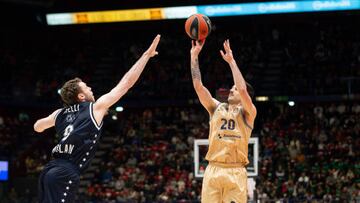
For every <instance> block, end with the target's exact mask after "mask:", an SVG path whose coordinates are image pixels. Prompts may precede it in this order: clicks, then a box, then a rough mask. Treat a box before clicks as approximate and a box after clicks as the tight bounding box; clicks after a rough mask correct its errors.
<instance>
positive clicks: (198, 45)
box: [190, 39, 205, 56]
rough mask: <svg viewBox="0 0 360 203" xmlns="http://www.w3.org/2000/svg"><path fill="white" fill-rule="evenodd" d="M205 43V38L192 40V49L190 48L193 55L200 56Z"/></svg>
mask: <svg viewBox="0 0 360 203" xmlns="http://www.w3.org/2000/svg"><path fill="white" fill-rule="evenodd" d="M204 44H205V39H203V40H201V41H195V40H191V50H190V54H191V56H198V55H199V53H200V51H201V49H202V48H203V46H204Z"/></svg>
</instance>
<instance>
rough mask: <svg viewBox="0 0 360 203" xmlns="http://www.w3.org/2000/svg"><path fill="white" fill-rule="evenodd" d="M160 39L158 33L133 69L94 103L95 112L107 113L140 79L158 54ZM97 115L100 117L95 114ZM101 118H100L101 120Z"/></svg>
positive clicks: (102, 114) (101, 114)
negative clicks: (150, 60) (146, 66)
mask: <svg viewBox="0 0 360 203" xmlns="http://www.w3.org/2000/svg"><path fill="white" fill-rule="evenodd" d="M159 41H160V35H157V36H156V37H155V39H154V40H153V42H152V44H151V45H150V47H149V48H148V49H147V50H146V51H145V52H144V53H143V55H142V56H141V57H140V59H139V60H138V61H137V62H136V63H135V64H134V65H133V66H132V67H131V69H130V70H129V71H128V72H127V73H126V74H125V75H124V76H123V78H122V79H121V80H120V82H119V83H118V84H117V85H116V86H115V87H114V88H113V89H112V90H111V91H110V92H109V93H107V94H104V95H103V96H101V97H100V98H99V99H98V100H97V101H96V102H95V104H94V112H95V114H100V117H101V119H102V116H104V115H105V113H106V111H107V109H108V108H109V107H110V106H112V105H113V104H114V103H116V102H117V101H118V100H119V99H120V98H121V97H122V96H124V95H125V94H126V92H127V91H128V90H129V89H130V88H131V87H132V86H133V85H134V84H135V82H136V81H137V80H138V79H139V76H140V74H141V73H142V71H143V70H144V68H145V65H146V64H147V62H148V61H149V59H150V58H151V57H153V56H155V55H157V54H158V52H157V51H156V48H157V45H158V44H159ZM95 117H98V116H96V115H95ZM101 119H100V120H101Z"/></svg>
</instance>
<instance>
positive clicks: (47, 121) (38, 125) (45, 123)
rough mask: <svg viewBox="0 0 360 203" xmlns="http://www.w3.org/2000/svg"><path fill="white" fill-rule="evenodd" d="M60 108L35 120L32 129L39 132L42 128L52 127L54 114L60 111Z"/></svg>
mask: <svg viewBox="0 0 360 203" xmlns="http://www.w3.org/2000/svg"><path fill="white" fill-rule="evenodd" d="M60 110H61V109H58V110H56V111H54V112H53V113H52V114H50V115H49V116H47V117H45V118H41V119H39V120H37V121H36V122H35V124H34V130H35V131H36V132H38V133H41V132H43V131H44V130H46V129H48V128H51V127H53V126H54V125H55V119H56V116H57V114H58V113H59V112H60Z"/></svg>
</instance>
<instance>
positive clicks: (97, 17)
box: [0, 0, 360, 203]
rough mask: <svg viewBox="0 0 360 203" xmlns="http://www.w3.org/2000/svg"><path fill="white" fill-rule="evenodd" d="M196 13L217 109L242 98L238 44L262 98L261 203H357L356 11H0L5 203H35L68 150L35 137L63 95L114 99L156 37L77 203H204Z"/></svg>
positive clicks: (273, 5)
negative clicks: (226, 48) (72, 85)
mask: <svg viewBox="0 0 360 203" xmlns="http://www.w3.org/2000/svg"><path fill="white" fill-rule="evenodd" d="M149 8H151V9H149ZM133 9H142V10H140V11H139V10H133ZM109 10H110V11H111V12H104V11H109ZM124 10H125V11H124ZM90 11H98V12H96V13H91V12H90ZM89 12H90V13H89ZM196 12H199V13H203V14H205V15H207V16H209V17H210V19H211V21H212V24H213V30H212V33H211V34H210V36H209V37H208V38H207V40H206V44H205V46H204V49H203V51H202V53H201V55H200V59H199V60H200V69H201V71H202V77H203V82H204V84H205V86H206V87H207V88H208V89H209V90H210V91H211V93H212V95H213V96H214V97H217V96H218V97H221V96H223V93H222V92H223V91H222V89H228V88H230V87H231V86H232V85H233V80H232V75H231V71H230V69H229V67H228V65H227V64H226V63H225V62H224V61H223V59H222V58H221V56H220V54H219V50H220V49H221V48H222V42H223V41H224V40H225V39H230V42H231V46H232V49H233V54H234V56H235V59H236V60H237V62H238V65H239V67H240V70H241V71H242V73H243V75H244V77H245V79H246V80H247V81H248V82H249V83H250V84H252V86H253V87H254V89H255V94H256V98H255V99H254V103H255V105H256V107H257V109H258V116H257V119H256V123H255V129H254V131H253V137H258V138H259V149H258V150H259V162H258V164H259V171H258V175H257V176H256V177H254V179H255V181H256V189H255V191H254V202H255V201H258V202H360V177H359V175H360V159H359V150H358V149H359V147H360V138H359V131H360V122H359V118H360V103H359V100H360V35H359V27H360V2H359V1H357V0H332V1H287V2H282V1H279V2H264V1H239V0H226V1H224V0H222V1H219V0H206V1H200V0H167V1H164V0H132V1H120V0H109V1H106V2H104V1H100V0H90V1H88V0H87V1H85V0H77V1H68V0H62V1H58V0H0V160H1V161H0V202H1V203H10V202H12V203H13V202H14V203H32V202H37V179H38V175H39V173H40V171H41V170H42V167H43V166H44V165H45V164H46V163H47V162H48V161H49V160H50V158H51V149H52V148H53V147H54V146H55V143H56V142H57V140H58V139H59V137H58V136H57V135H56V134H55V131H54V130H53V129H51V130H48V131H46V132H44V133H42V134H38V133H35V132H34V131H33V127H32V126H33V123H34V121H35V120H36V119H38V118H40V117H43V116H47V115H48V114H49V113H51V112H52V111H53V110H54V109H55V108H60V107H61V106H62V103H61V100H60V96H59V94H58V89H59V88H60V87H61V86H62V84H63V83H64V82H65V81H67V80H69V79H72V78H74V77H80V78H82V79H83V80H84V81H85V82H86V83H87V84H88V85H89V86H91V87H92V89H93V91H94V94H95V95H96V96H97V97H98V96H100V95H102V94H104V93H106V92H107V91H109V90H110V89H111V88H112V87H114V86H115V85H116V84H117V82H118V81H119V80H120V79H121V77H122V76H123V74H124V73H125V72H126V71H127V70H128V69H129V68H130V67H131V66H132V64H134V63H135V62H136V60H137V59H138V58H139V57H140V56H141V54H142V53H143V51H145V49H146V48H147V47H148V46H149V45H150V42H151V40H152V39H153V38H154V37H155V36H156V34H158V33H159V34H161V35H162V38H161V42H160V44H159V46H158V51H159V55H158V56H157V57H155V58H153V59H151V60H150V61H149V63H148V65H147V67H146V69H145V70H144V72H143V74H142V76H141V78H140V79H139V81H138V82H137V83H136V85H135V86H134V87H133V88H132V89H131V90H130V92H129V93H128V94H126V95H125V96H124V97H123V98H122V99H121V101H119V102H118V103H117V104H116V105H114V106H113V108H112V109H111V110H110V113H109V115H108V116H107V117H106V118H105V122H104V131H103V138H102V142H101V144H100V146H99V150H98V152H97V154H96V158H95V159H94V160H93V162H92V165H91V167H90V168H89V169H88V170H87V171H86V173H84V174H83V175H82V180H81V184H80V189H79V193H78V197H77V202H93V203H97V202H99V203H100V202H106V203H107V202H109V203H117V202H119V203H120V202H184V203H185V202H200V194H201V182H202V180H201V179H198V178H195V177H194V160H193V157H194V155H193V146H194V139H206V138H207V136H208V130H209V129H208V127H209V126H208V114H207V112H206V110H205V109H204V108H203V107H202V106H201V104H200V103H199V101H198V99H197V96H196V94H195V91H194V90H193V87H192V82H191V74H190V57H189V51H190V47H191V41H190V38H189V37H188V36H187V35H186V33H185V30H184V23H185V20H186V18H187V17H188V16H190V15H191V14H193V13H196ZM219 89H220V90H219Z"/></svg>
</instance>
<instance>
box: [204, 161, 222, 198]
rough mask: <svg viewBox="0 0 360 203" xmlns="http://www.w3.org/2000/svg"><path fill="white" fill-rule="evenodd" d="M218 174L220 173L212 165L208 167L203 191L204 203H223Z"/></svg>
mask: <svg viewBox="0 0 360 203" xmlns="http://www.w3.org/2000/svg"><path fill="white" fill-rule="evenodd" d="M216 173H218V170H217V168H216V167H214V166H211V165H208V166H207V167H206V170H205V173H204V178H203V182H202V189H201V202H202V203H221V199H222V191H221V189H220V182H219V181H218V180H217V179H216V177H217V174H216Z"/></svg>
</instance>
